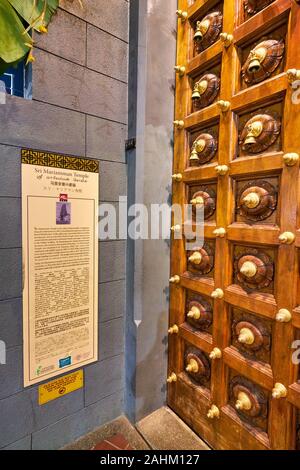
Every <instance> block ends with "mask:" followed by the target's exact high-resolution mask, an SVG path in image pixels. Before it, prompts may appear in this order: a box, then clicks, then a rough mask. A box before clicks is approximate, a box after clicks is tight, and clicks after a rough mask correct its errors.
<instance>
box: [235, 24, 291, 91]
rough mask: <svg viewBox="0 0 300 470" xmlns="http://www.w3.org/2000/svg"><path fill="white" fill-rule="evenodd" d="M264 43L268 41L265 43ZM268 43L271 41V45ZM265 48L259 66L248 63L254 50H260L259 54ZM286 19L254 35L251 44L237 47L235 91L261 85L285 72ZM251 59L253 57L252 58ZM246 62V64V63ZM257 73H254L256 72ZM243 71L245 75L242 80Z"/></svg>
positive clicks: (254, 63)
mask: <svg viewBox="0 0 300 470" xmlns="http://www.w3.org/2000/svg"><path fill="white" fill-rule="evenodd" d="M265 41H268V42H267V43H266V42H265ZM270 41H273V43H272V44H271V42H270ZM263 47H266V48H267V51H268V52H267V56H266V57H264V59H263V60H261V64H260V65H259V64H258V62H253V61H252V60H251V61H250V62H251V63H249V61H248V59H249V55H250V53H251V51H253V50H254V49H255V48H256V50H257V49H260V50H259V53H262V48H263ZM287 47H288V44H287V19H286V18H284V20H283V23H282V25H281V26H280V27H278V26H276V27H274V26H273V29H270V30H269V31H264V32H263V33H261V34H259V35H256V36H255V39H254V40H253V39H252V40H251V42H246V43H244V44H241V45H239V47H238V55H239V62H240V78H239V81H238V89H237V90H236V91H240V90H244V89H246V88H249V87H251V86H254V85H256V84H258V83H263V82H264V81H265V80H267V79H269V78H270V77H274V76H276V75H278V74H280V73H282V72H283V71H284V70H285V65H286V52H287ZM252 58H253V57H252ZM247 61H248V62H247ZM248 66H250V68H251V72H250V73H248V72H247V69H248ZM258 69H259V72H258V71H257V72H254V71H255V70H258ZM243 70H244V71H245V75H244V78H243Z"/></svg>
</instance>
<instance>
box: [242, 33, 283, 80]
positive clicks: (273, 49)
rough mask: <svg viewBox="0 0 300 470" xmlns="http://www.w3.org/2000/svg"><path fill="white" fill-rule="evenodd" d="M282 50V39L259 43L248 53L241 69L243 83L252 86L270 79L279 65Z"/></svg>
mask: <svg viewBox="0 0 300 470" xmlns="http://www.w3.org/2000/svg"><path fill="white" fill-rule="evenodd" d="M284 49H285V45H284V41H283V39H279V40H276V39H267V40H265V41H262V42H260V43H259V44H258V45H257V46H256V47H255V48H254V49H252V50H251V51H250V54H249V56H248V58H247V60H246V62H245V64H244V65H243V67H242V72H241V73H242V79H243V80H244V82H245V83H246V84H247V85H254V84H255V83H259V82H262V81H263V80H266V78H268V77H270V76H271V75H272V73H273V72H275V70H276V69H277V68H278V67H279V65H280V63H281V61H282V58H283V54H284ZM264 52H265V53H264ZM255 61H256V62H255ZM258 63H259V65H258ZM252 64H253V66H252Z"/></svg>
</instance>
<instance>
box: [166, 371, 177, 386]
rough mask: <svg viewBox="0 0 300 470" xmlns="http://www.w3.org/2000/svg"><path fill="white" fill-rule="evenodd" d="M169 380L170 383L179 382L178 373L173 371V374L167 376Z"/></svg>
mask: <svg viewBox="0 0 300 470" xmlns="http://www.w3.org/2000/svg"><path fill="white" fill-rule="evenodd" d="M167 382H168V384H171V383H173V382H177V375H176V374H175V372H172V374H171V375H169V377H168V378H167Z"/></svg>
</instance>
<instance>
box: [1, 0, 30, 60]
mask: <svg viewBox="0 0 300 470" xmlns="http://www.w3.org/2000/svg"><path fill="white" fill-rule="evenodd" d="M24 30H25V28H24V25H23V24H22V21H21V20H20V18H19V16H18V15H17V13H16V12H15V10H14V9H13V8H12V7H11V5H10V4H9V3H8V0H1V2H0V58H1V59H2V61H4V62H5V63H7V64H11V63H12V62H18V61H19V60H21V59H22V58H23V57H25V55H26V54H27V53H28V51H29V50H30V47H29V46H28V45H26V43H27V44H32V39H31V37H30V36H29V34H27V33H25V34H24ZM2 65H3V64H2ZM8 66H9V65H8ZM2 68H3V67H2Z"/></svg>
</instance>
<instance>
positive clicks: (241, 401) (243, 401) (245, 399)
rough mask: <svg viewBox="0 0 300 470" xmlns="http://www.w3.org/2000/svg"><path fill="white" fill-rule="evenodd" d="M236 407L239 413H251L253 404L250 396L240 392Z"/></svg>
mask: <svg viewBox="0 0 300 470" xmlns="http://www.w3.org/2000/svg"><path fill="white" fill-rule="evenodd" d="M235 407H236V409H237V410H239V411H242V410H244V411H249V410H251V408H252V402H251V400H250V398H249V396H248V395H247V393H245V392H240V393H239V394H238V399H237V401H236V403H235Z"/></svg>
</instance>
